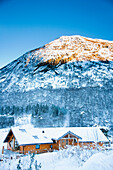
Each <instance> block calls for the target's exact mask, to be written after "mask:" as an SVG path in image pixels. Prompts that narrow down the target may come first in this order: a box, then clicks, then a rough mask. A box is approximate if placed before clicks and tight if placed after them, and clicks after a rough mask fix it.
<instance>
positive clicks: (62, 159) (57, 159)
mask: <svg viewBox="0 0 113 170" xmlns="http://www.w3.org/2000/svg"><path fill="white" fill-rule="evenodd" d="M11 157H12V159H11ZM16 169H22V170H28V169H29V170H30V169H31V170H40V169H41V170H64V169H65V170H69V169H71V170H113V150H109V151H101V150H88V149H87V150H82V149H80V148H75V147H71V146H70V147H69V148H68V149H67V150H60V151H55V152H51V153H50V152H48V153H43V154H36V155H33V154H31V155H30V154H29V155H24V156H21V157H18V156H17V154H14V153H13V154H11V153H10V154H7V155H5V156H4V159H3V161H1V162H0V170H16Z"/></svg>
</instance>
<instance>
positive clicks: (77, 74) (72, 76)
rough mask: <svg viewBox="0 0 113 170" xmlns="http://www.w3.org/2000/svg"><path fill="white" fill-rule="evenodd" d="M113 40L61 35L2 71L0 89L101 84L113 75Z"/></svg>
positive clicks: (74, 86) (21, 89)
mask: <svg viewBox="0 0 113 170" xmlns="http://www.w3.org/2000/svg"><path fill="white" fill-rule="evenodd" d="M112 61H113V42H112V41H111V42H110V41H105V40H97V39H90V38H85V37H81V36H62V37H60V38H58V39H56V40H54V41H52V42H50V43H49V44H46V45H45V46H43V47H41V48H38V49H35V50H32V51H30V52H27V53H26V54H24V55H23V56H21V57H20V58H18V59H17V60H15V61H13V62H12V63H10V64H8V65H7V66H5V67H4V68H2V69H1V70H0V91H1V92H4V91H8V92H11V91H18V90H19V91H23V90H24V91H28V90H32V89H36V88H55V89H56V88H79V87H86V86H93V87H94V86H102V85H103V83H106V82H108V81H109V80H111V79H112V78H113V62H112Z"/></svg>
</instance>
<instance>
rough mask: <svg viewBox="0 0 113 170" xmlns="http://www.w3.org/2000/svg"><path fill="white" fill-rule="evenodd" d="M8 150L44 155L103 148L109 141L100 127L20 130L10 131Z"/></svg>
mask: <svg viewBox="0 0 113 170" xmlns="http://www.w3.org/2000/svg"><path fill="white" fill-rule="evenodd" d="M5 142H7V149H8V150H12V151H14V152H19V153H22V154H26V153H29V152H30V153H43V152H48V151H50V152H51V151H53V150H59V149H61V148H66V147H67V145H73V146H80V147H82V148H84V147H87V148H96V147H97V146H101V147H103V145H104V144H105V143H108V142H109V141H108V139H107V138H106V136H105V135H104V134H103V133H102V131H101V130H100V129H99V128H98V127H58V128H20V127H13V128H11V129H10V130H9V132H8V134H7V136H6V138H5V140H4V143H5Z"/></svg>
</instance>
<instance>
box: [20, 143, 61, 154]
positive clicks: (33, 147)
mask: <svg viewBox="0 0 113 170" xmlns="http://www.w3.org/2000/svg"><path fill="white" fill-rule="evenodd" d="M51 145H52V149H51ZM58 149H59V146H58V143H51V144H40V148H39V149H36V145H25V146H20V153H24V154H26V153H28V152H30V153H44V152H47V151H50V152H51V151H53V150H58Z"/></svg>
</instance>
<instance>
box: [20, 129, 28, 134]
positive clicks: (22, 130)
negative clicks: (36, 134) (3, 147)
mask: <svg viewBox="0 0 113 170" xmlns="http://www.w3.org/2000/svg"><path fill="white" fill-rule="evenodd" d="M19 130H20V131H21V132H25V133H27V132H26V130H25V129H19Z"/></svg>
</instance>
